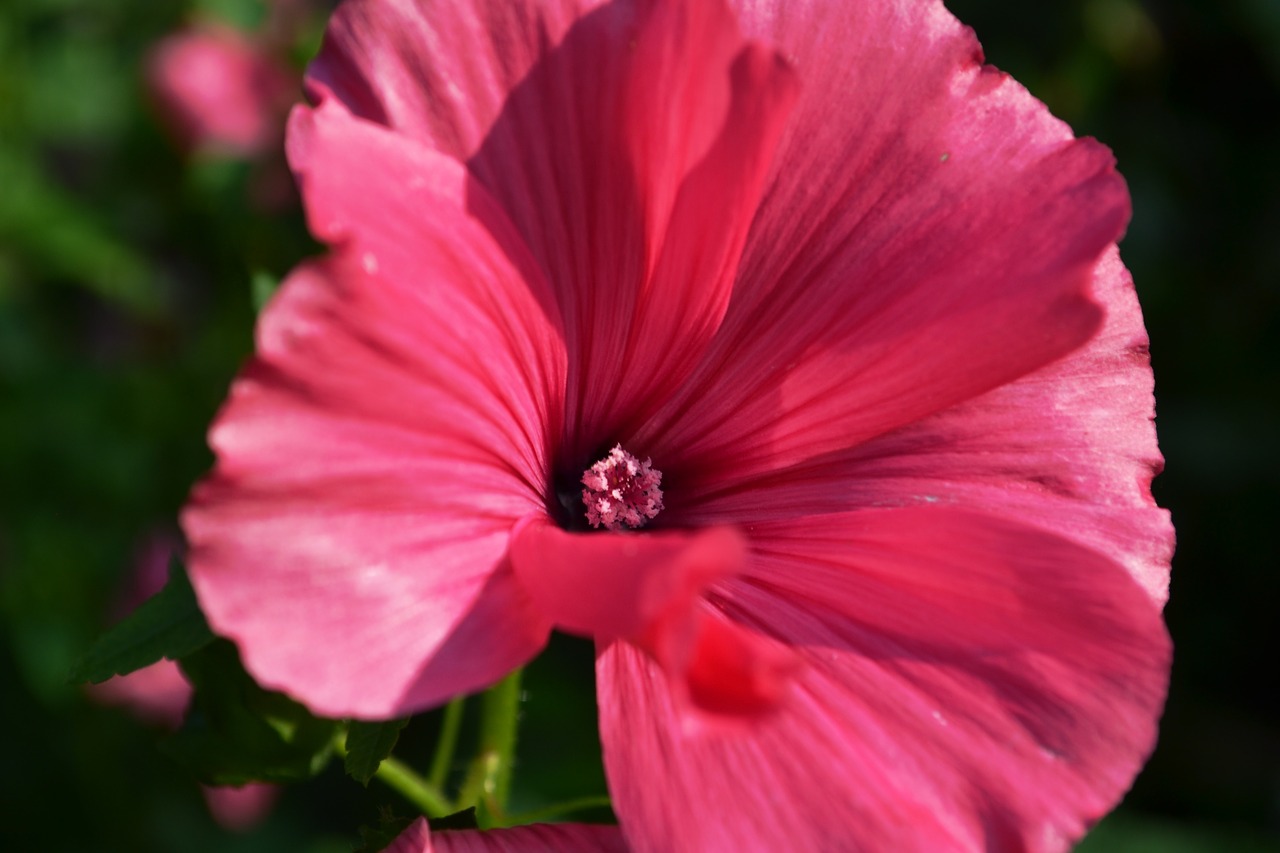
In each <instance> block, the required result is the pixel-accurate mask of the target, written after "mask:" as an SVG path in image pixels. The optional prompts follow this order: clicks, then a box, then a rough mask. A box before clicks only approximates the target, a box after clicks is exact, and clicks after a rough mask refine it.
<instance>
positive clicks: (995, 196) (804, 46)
mask: <svg viewBox="0 0 1280 853" xmlns="http://www.w3.org/2000/svg"><path fill="white" fill-rule="evenodd" d="M740 5H741V18H742V26H743V28H744V30H745V31H746V32H747V33H748V34H750V35H752V36H755V37H757V38H761V39H762V40H765V41H767V42H769V43H772V44H775V45H776V46H777V47H778V49H779V50H780V51H782V52H783V54H784V55H785V56H787V57H788V58H789V59H790V61H791V62H792V63H793V66H794V68H795V71H796V74H797V76H798V77H799V78H800V81H801V94H800V100H799V102H798V104H797V105H796V107H795V109H794V111H793V113H792V117H791V120H790V122H789V123H788V126H787V131H786V134H785V136H784V138H783V140H782V142H781V143H780V145H779V148H778V152H777V154H776V156H775V158H774V170H773V173H772V175H771V179H770V181H769V184H768V187H767V189H766V191H765V195H764V198H763V200H762V202H761V206H760V208H759V210H758V212H757V215H756V217H755V220H754V222H753V224H752V229H751V232H750V234H749V235H748V239H747V245H746V249H745V250H744V254H743V257H742V260H741V263H740V265H739V276H738V280H737V282H736V284H735V286H734V294H733V299H732V300H731V302H730V305H729V308H728V310H727V312H726V315H725V318H724V321H723V323H722V324H721V327H720V329H719V331H718V333H717V336H716V338H715V339H714V341H713V342H712V345H711V347H710V349H709V351H708V353H707V356H706V358H704V360H703V361H702V362H701V363H700V365H699V367H698V369H697V371H696V372H695V374H694V375H693V376H692V377H691V378H690V380H689V381H688V382H687V383H685V385H684V386H682V388H681V389H680V391H679V392H678V393H677V394H676V395H675V396H674V397H673V399H672V400H671V401H670V402H669V403H668V404H667V405H666V406H665V407H664V409H663V410H662V411H661V412H660V413H658V414H657V415H656V416H655V417H653V418H651V419H650V420H649V421H648V422H647V423H646V425H645V427H644V428H643V429H642V430H641V432H640V433H639V435H638V436H637V437H636V438H635V439H634V440H635V442H636V443H637V444H639V445H641V446H643V447H644V452H645V453H647V454H650V455H652V456H653V458H654V459H655V464H660V465H662V466H663V470H668V469H674V468H685V467H686V463H687V462H688V465H689V466H692V468H694V469H700V470H701V472H702V476H704V477H706V478H709V479H718V480H720V481H731V480H733V479H735V478H738V477H744V478H745V477H751V476H753V475H754V474H756V473H759V472H760V471H764V470H776V469H777V468H779V467H785V466H787V465H790V464H794V463H796V462H801V461H804V460H806V459H811V458H814V457H817V456H819V455H821V454H824V453H829V452H833V451H836V450H840V449H844V448H847V447H849V446H852V445H856V444H858V443H860V442H862V441H865V440H867V439H870V438H873V437H875V436H877V435H880V434H883V433H885V432H888V431H891V430H892V429H895V428H897V427H900V426H903V425H905V424H908V423H911V422H913V421H915V420H917V419H919V418H921V417H925V416H927V415H930V414H933V413H935V412H937V411H940V410H942V409H944V408H946V407H948V406H950V405H953V404H955V403H958V402H961V401H963V400H966V399H970V398H972V397H974V396H977V395H978V394H981V393H984V392H986V391H988V390H990V389H992V388H994V387H998V386H999V385H1002V384H1004V383H1006V382H1009V381H1011V380H1014V379H1017V378H1018V377H1020V376H1022V375H1025V374H1026V373H1029V372H1031V371H1033V370H1035V369H1038V368H1040V367H1043V366H1044V365H1046V364H1048V363H1050V362H1052V361H1054V360H1056V359H1058V358H1060V357H1062V356H1064V355H1066V354H1068V353H1069V352H1071V351H1072V350H1074V349H1076V348H1078V347H1079V346H1081V345H1082V344H1084V343H1085V342H1086V341H1088V340H1089V339H1090V337H1091V336H1092V335H1093V334H1094V333H1095V332H1096V331H1097V329H1098V327H1099V325H1100V323H1101V318H1102V314H1103V311H1102V310H1101V309H1100V307H1099V306H1098V305H1097V304H1096V303H1095V302H1094V300H1093V299H1092V298H1091V296H1090V293H1089V283H1090V279H1091V274H1092V270H1093V267H1094V265H1095V263H1096V262H1097V261H1098V259H1099V258H1100V257H1101V256H1102V254H1103V253H1104V252H1105V251H1106V250H1107V249H1108V247H1109V246H1110V245H1111V244H1112V243H1113V242H1114V241H1115V240H1116V239H1117V238H1118V237H1119V236H1120V234H1121V233H1122V231H1123V229H1124V226H1125V224H1126V222H1127V220H1128V216H1129V199H1128V194H1127V192H1126V189H1125V186H1124V182H1123V181H1122V180H1121V179H1120V177H1119V176H1118V175H1117V174H1116V172H1115V170H1114V163H1113V159H1112V157H1111V155H1110V152H1109V151H1107V149H1105V148H1104V147H1103V146H1101V145H1099V144H1098V143H1096V142H1093V141H1092V140H1074V139H1073V138H1072V136H1071V132H1070V129H1069V128H1067V127H1066V125H1064V124H1062V123H1061V122H1060V121H1058V120H1057V119H1054V118H1053V117H1052V116H1051V115H1049V113H1048V111H1047V110H1046V109H1045V107H1044V105H1043V104H1041V103H1039V102H1038V101H1036V100H1035V99H1034V98H1032V97H1031V95H1029V94H1028V93H1027V92H1026V90H1024V89H1023V88H1022V87H1021V86H1019V85H1018V84H1017V83H1015V82H1014V81H1013V80H1011V79H1010V78H1008V77H1007V76H1006V75H1004V74H1001V73H999V72H997V71H995V70H994V69H990V68H985V67H983V66H981V51H980V50H979V48H978V45H977V42H976V41H975V40H974V38H973V35H972V33H971V32H970V31H969V30H968V29H967V28H964V27H962V26H961V25H960V24H959V23H958V22H956V21H955V20H954V18H952V17H951V16H950V15H949V14H948V13H947V12H946V11H945V10H944V9H943V8H942V6H941V4H940V3H934V2H929V1H928V0H924V2H891V0H880V2H860V3H836V2H808V3H800V4H795V5H794V6H793V5H791V4H786V3H781V2H762V3H758V4H753V3H750V2H746V0H744V2H743V3H742V4H740Z"/></svg>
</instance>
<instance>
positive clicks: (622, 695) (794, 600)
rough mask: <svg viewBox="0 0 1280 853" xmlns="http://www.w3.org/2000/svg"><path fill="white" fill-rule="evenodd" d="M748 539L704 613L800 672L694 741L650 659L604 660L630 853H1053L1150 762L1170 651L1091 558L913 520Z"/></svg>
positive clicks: (1129, 587) (976, 522)
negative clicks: (733, 728) (749, 717)
mask: <svg viewBox="0 0 1280 853" xmlns="http://www.w3.org/2000/svg"><path fill="white" fill-rule="evenodd" d="M752 542H753V549H754V553H753V559H752V560H751V561H750V562H749V566H748V569H747V570H746V572H745V574H744V576H743V577H742V578H740V579H738V580H733V581H729V582H726V583H724V584H722V585H720V587H719V590H720V591H721V595H719V596H717V597H716V599H715V601H716V604H717V605H718V606H719V607H720V608H721V609H722V611H723V612H724V613H725V614H726V615H727V616H728V617H729V618H732V619H734V620H736V621H738V622H740V623H741V624H743V625H745V626H747V627H749V628H752V629H754V630H758V631H760V632H761V633H765V634H769V635H771V636H773V637H775V638H776V639H778V640H780V641H781V642H783V643H786V644H788V645H790V646H792V647H793V649H794V650H795V651H796V653H797V654H798V655H799V656H800V657H801V658H802V660H803V664H802V669H801V671H800V672H799V673H798V674H797V675H796V685H795V689H794V690H793V692H792V694H791V702H790V703H789V704H787V705H784V706H783V707H782V708H780V709H779V710H778V711H777V713H776V714H774V715H772V716H770V717H767V718H764V719H762V720H760V721H758V722H757V723H756V724H755V725H754V726H753V727H751V728H750V729H749V730H746V731H740V732H717V731H715V730H706V731H694V732H690V731H688V730H687V729H683V728H682V727H681V726H680V725H679V721H678V717H677V714H676V710H675V705H674V703H673V702H672V699H671V696H670V695H669V692H668V688H667V681H666V679H665V678H663V677H662V676H661V674H660V673H658V672H657V670H656V668H655V667H654V666H653V665H652V664H651V663H650V661H649V659H648V658H647V657H646V656H644V655H642V654H641V653H640V652H639V651H638V650H636V649H634V648H631V647H629V646H628V645H627V644H625V643H615V644H612V645H610V646H609V647H608V648H607V649H606V650H604V652H603V654H602V655H601V656H600V659H599V662H598V676H599V682H600V707H601V734H602V737H603V741H604V747H605V764H606V768H607V770H608V774H609V782H610V790H611V791H612V793H613V797H614V804H615V808H616V810H617V812H618V815H619V817H620V819H621V820H622V824H623V828H624V830H625V831H626V833H627V837H628V840H629V841H630V842H631V844H632V846H633V847H634V848H635V849H637V850H655V851H657V850H747V849H773V850H782V849H787V850H854V849H864V850H901V851H921V853H923V851H944V850H945V851H950V850H964V851H983V850H1009V851H1012V850H1029V851H1047V850H1062V849H1065V848H1066V847H1067V846H1068V845H1069V844H1070V843H1071V841H1073V840H1075V839H1077V838H1078V837H1079V836H1080V835H1082V834H1083V832H1084V831H1085V829H1086V828H1087V827H1088V826H1090V825H1091V824H1092V822H1093V821H1095V820H1097V819H1098V818H1099V817H1101V816H1102V815H1103V814H1104V813H1105V812H1106V811H1107V810H1108V809H1110V808H1111V806H1112V805H1114V803H1115V801H1116V799H1117V798H1118V797H1119V796H1120V795H1121V793H1123V791H1124V790H1125V789H1126V788H1127V786H1128V784H1129V782H1130V780H1131V779H1132V777H1133V774H1134V773H1135V772H1136V770H1137V768H1138V767H1139V766H1140V764H1141V762H1142V761H1143V760H1144V759H1145V758H1146V755H1147V754H1148V752H1149V751H1150V749H1151V746H1152V744H1153V742H1154V739H1155V719H1156V717H1157V716H1158V713H1159V709H1160V706H1161V703H1162V702H1163V699H1164V690H1165V684H1166V679H1167V672H1168V663H1169V653H1170V647H1169V641H1168V637H1167V635H1166V634H1165V631H1164V628H1163V625H1162V623H1161V621H1160V616H1159V611H1158V608H1157V607H1156V605H1155V604H1154V603H1153V602H1152V601H1151V600H1150V598H1149V597H1148V595H1147V594H1146V592H1145V591H1144V590H1143V589H1142V588H1141V587H1140V586H1139V585H1138V584H1137V583H1135V582H1134V580H1133V579H1132V578H1131V577H1130V576H1129V574H1128V573H1127V572H1126V571H1125V570H1124V569H1123V567H1121V566H1120V565H1118V564H1116V563H1114V562H1112V561H1111V560H1108V559H1107V558H1105V557H1103V556H1101V555H1099V554H1097V553H1096V552H1093V551H1090V550H1088V549H1085V548H1082V547H1081V546H1079V545H1076V544H1075V543H1073V542H1070V541H1069V540H1067V539H1063V538H1061V537H1057V536H1053V535H1051V534H1047V533H1044V532H1042V531H1038V530H1036V529H1034V528H1030V527H1025V526H1020V525H1017V524H1014V523H1011V522H1008V521H1005V520H1003V519H998V518H994V517H988V516H982V515H977V514H972V513H966V512H962V511H957V510H951V509H940V508H919V507H913V508H903V509H889V510H865V511H862V512H858V513H848V514H845V515H843V516H836V515H833V516H826V517H818V518H811V519H801V520H791V521H788V522H785V523H773V524H768V523H763V524H759V525H755V526H754V527H753V530H752ZM655 781H656V783H655Z"/></svg>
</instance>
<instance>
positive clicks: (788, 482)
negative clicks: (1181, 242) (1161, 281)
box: [675, 248, 1174, 602]
mask: <svg viewBox="0 0 1280 853" xmlns="http://www.w3.org/2000/svg"><path fill="white" fill-rule="evenodd" d="M1092 293H1093V296H1094V298H1095V299H1097V300H1098V301H1099V302H1100V303H1101V304H1103V305H1106V306H1107V315H1106V320H1105V323H1104V325H1103V328H1102V330H1101V331H1100V332H1099V334H1098V335H1097V337H1095V338H1094V339H1093V340H1091V341H1090V342H1089V343H1088V344H1087V345H1085V346H1084V347H1083V348H1081V349H1079V350H1077V351H1076V352H1074V353H1072V354H1071V355H1069V356H1067V357H1066V358H1064V359H1061V360H1059V361H1056V362H1054V363H1052V364H1050V365H1048V366H1046V367H1043V368H1041V369H1040V370H1037V371H1035V372H1034V373H1031V374H1029V375H1027V376H1025V377H1023V378H1022V379H1019V380H1017V381H1015V382H1011V383H1009V384H1007V385H1004V386H1001V387H999V388H996V389H993V390H991V391H989V392H987V393H986V394H983V395H981V396H978V397H975V398H974V399H972V400H970V401H967V402H965V403H962V404H959V405H956V406H954V407H952V408H950V409H947V410H945V411H942V412H939V413H938V414H936V415H933V416H931V417H928V418H924V419H922V420H920V421H918V422H915V423H912V424H909V425H907V426H904V427H902V428H900V429H897V430H894V431H893V432H890V433H887V434H886V435H883V436H881V437H879V438H876V439H874V440H872V441H869V442H866V443H864V444H862V445H859V446H856V447H852V448H849V449H847V450H842V451H838V452H835V453H830V454H826V455H823V456H819V457H816V458H814V459H812V460H808V461H807V462H805V463H803V464H800V465H795V466H792V467H790V468H785V469H782V470H778V471H774V472H770V473H768V474H765V475H762V476H760V477H758V478H755V479H753V480H749V481H739V482H736V483H730V484H719V483H716V482H714V481H707V482H704V483H701V484H699V488H698V489H696V490H687V491H685V492H684V493H683V494H678V493H677V494H676V495H675V498H676V500H678V501H680V505H679V506H678V507H677V509H676V510H675V511H676V512H680V513H681V519H682V521H684V522H685V523H687V524H694V525H703V524H750V523H752V522H755V521H759V520H770V519H772V520H778V519H781V518H788V517H791V516H792V515H796V514H800V515H818V514H824V513H835V512H844V511H847V510H850V509H856V508H859V507H868V506H880V507H884V506H905V505H920V504H938V505H944V506H956V507H965V508H969V509H974V510H981V511H983V512H986V513H991V514H996V515H1002V516H1004V517H1007V518H1009V519H1011V520H1018V521H1023V522H1027V523H1031V524H1035V525H1037V526H1039V527H1043V528H1045V529H1047V530H1051V531H1053V532H1055V533H1058V534H1060V535H1063V536H1066V537H1068V538H1071V539H1074V540H1076V541H1078V542H1080V543H1082V544H1085V545H1087V546H1089V547H1092V548H1095V549H1097V550H1098V551H1100V552H1101V553H1104V554H1108V555H1110V556H1112V557H1114V558H1116V559H1117V560H1119V561H1120V562H1121V563H1123V564H1124V565H1125V566H1126V568H1128V569H1129V571H1130V573H1131V574H1132V575H1133V576H1134V577H1135V578H1137V579H1138V581H1139V582H1140V583H1141V584H1142V585H1143V586H1144V587H1145V588H1146V589H1147V590H1148V592H1149V593H1150V594H1151V596H1152V598H1153V599H1154V600H1156V601H1158V602H1163V601H1164V600H1165V599H1166V597H1167V595H1168V586H1169V561H1170V558H1171V556H1172V550H1173V539H1174V537H1173V528H1172V525H1171V524H1170V521H1169V512H1168V510H1164V509H1161V508H1160V507H1157V506H1156V504H1155V501H1154V500H1153V499H1152V497H1151V479H1152V477H1153V476H1154V475H1155V474H1157V473H1158V472H1159V471H1160V469H1161V468H1162V467H1163V464H1164V460H1163V458H1162V457H1161V455H1160V452H1159V449H1158V448H1157V445H1156V435H1155V426H1154V423H1153V421H1152V417H1153V414H1154V411H1153V404H1154V399H1153V397H1152V375H1151V367H1150V360H1149V358H1148V355H1147V345H1148V341H1147V333H1146V330H1145V329H1144V328H1143V324H1142V312H1141V310H1140V309H1139V307H1138V300H1137V297H1136V296H1135V294H1134V291H1133V282H1132V280H1131V278H1130V276H1129V272H1128V270H1126V269H1125V268H1124V265H1123V264H1122V263H1121V262H1120V258H1119V253H1118V252H1117V251H1116V250H1115V249H1114V248H1113V249H1111V250H1109V251H1108V252H1107V253H1106V255H1105V256H1104V257H1103V259H1102V260H1101V261H1099V263H1098V264H1097V266H1096V267H1095V269H1094V277H1093V290H1092Z"/></svg>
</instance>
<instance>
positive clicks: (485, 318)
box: [183, 102, 564, 717]
mask: <svg viewBox="0 0 1280 853" xmlns="http://www.w3.org/2000/svg"><path fill="white" fill-rule="evenodd" d="M289 153H290V156H291V159H292V164H293V166H294V169H295V171H296V172H297V173H298V175H299V183H300V186H301V189H302V193H303V197H304V200H305V202H306V207H307V211H308V215H309V218H310V224H311V227H312V230H313V232H314V233H315V234H316V235H317V236H319V237H321V238H322V239H324V240H326V241H328V242H329V243H330V245H331V246H332V247H333V252H332V254H331V255H330V256H329V257H327V258H325V259H323V260H319V261H315V262H311V263H308V264H304V265H303V266H301V267H299V268H298V269H297V270H295V271H294V273H293V274H291V275H290V276H289V278H288V279H287V280H286V281H285V282H284V284H283V285H282V286H281V289H280V292H279V293H278V294H277V296H276V297H275V298H274V299H273V300H272V301H271V303H270V304H269V305H268V306H267V308H266V309H265V310H264V312H263V315H262V317H261V318H260V322H259V327H258V336H257V347H256V355H255V357H254V358H253V360H252V361H251V362H250V363H249V365H248V366H247V367H246V368H245V369H244V371H243V372H242V374H241V376H240V377H239V378H238V379H237V380H236V382H235V383H234V385H233V387H232V389H231V394H230V398H229V400H228V402H227V403H226V405H225V407H224V409H223V411H222V412H221V413H220V415H219V416H218V419H217V421H216V423H215V425H214V427H213V429H212V431H211V434H210V443H211V444H212V446H213V448H214V451H215V453H216V455H217V465H216V467H215V469H214V471H213V473H212V474H211V475H210V476H209V478H208V479H206V480H205V481H204V482H203V483H202V484H201V485H200V486H198V487H197V489H196V490H195V492H194V494H193V497H192V502H191V503H190V505H189V506H188V508H187V510H186V512H185V513H184V516H183V526H184V529H185V531H186V534H187V536H188V539H189V540H190V545H191V550H190V560H189V562H190V571H191V576H192V582H193V584H194V585H195V588H196V591H197V594H198V595H199V598H200V604H201V607H202V609H203V610H204V612H205V613H206V615H207V616H208V618H209V621H210V624H211V625H212V627H213V628H214V630H215V631H217V632H219V633H221V634H224V635H226V636H228V637H230V638H231V639H233V640H235V641H236V642H237V644H238V645H239V646H240V649H241V652H242V655H243V657H244V661H245V664H246V666H247V667H248V669H249V670H250V672H251V673H253V675H254V676H255V677H256V678H257V679H258V680H259V681H260V682H262V683H263V684H264V685H266V686H268V687H272V688H276V689H281V690H284V691H285V692H288V693H290V694H291V695H293V696H295V697H297V698H299V699H301V700H302V701H304V702H305V703H306V704H307V705H308V706H309V707H311V708H312V709H313V710H315V711H317V712H318V713H321V714H326V715H330V716H355V717H390V716H397V715H400V714H403V713H406V712H409V711H414V710H418V709H421V708H423V707H426V706H429V705H433V704H438V703H440V702H442V701H445V700H447V699H448V698H449V697H450V696H452V695H454V694H456V693H461V692H466V691H471V690H475V689H477V688H480V687H482V686H484V685H486V684H488V683H490V682H492V681H495V680H497V679H498V678H500V677H502V676H503V675H504V674H505V673H506V672H507V671H509V670H510V669H511V668H512V667H514V666H517V665H519V664H521V663H523V662H524V661H526V660H528V659H529V658H530V657H532V655H533V654H535V653H536V652H537V651H538V649H539V648H540V647H541V645H542V644H543V642H545V638H546V634H547V631H548V629H549V625H548V624H547V623H546V622H545V620H543V619H542V618H541V617H540V616H539V615H538V614H537V613H536V611H535V610H534V609H533V608H532V607H531V606H530V604H529V602H528V600H527V598H526V596H525V595H524V593H523V591H522V590H521V589H520V587H519V586H518V585H517V584H516V583H515V582H514V580H513V579H512V577H511V573H510V569H509V567H508V566H507V564H506V562H505V555H506V550H507V540H508V538H509V534H510V530H511V528H512V526H513V525H514V523H515V522H516V521H517V520H518V519H520V518H522V517H524V516H525V515H527V514H529V513H530V512H532V511H535V510H538V509H541V507H542V506H543V496H544V495H545V493H546V482H545V479H546V474H545V472H546V471H547V470H548V467H549V466H548V462H547V458H548V441H549V440H550V437H549V434H550V433H554V431H555V424H556V423H557V421H556V412H557V410H558V408H559V405H560V389H561V388H562V387H563V386H562V383H563V375H564V351H563V346H562V340H561V336H560V332H559V329H558V321H557V320H556V318H555V316H554V314H551V313H548V312H549V311H553V310H554V306H553V305H551V303H550V302H549V301H544V300H539V299H538V293H539V292H540V290H541V291H542V292H543V293H545V285H543V284H541V283H540V282H539V280H538V279H537V278H536V275H537V274H536V270H535V269H534V268H533V266H532V264H531V263H530V262H529V260H528V258H527V253H526V252H524V250H523V249H522V247H521V246H520V243H519V239H518V236H516V235H515V234H514V232H513V231H512V230H511V228H510V224H509V223H508V222H507V221H506V220H505V218H504V217H503V216H502V214H501V211H500V210H499V209H498V208H497V206H496V205H495V204H494V203H493V202H492V200H490V199H488V197H487V195H486V194H485V193H484V191H483V189H481V188H479V187H478V186H476V185H475V182H474V180H472V179H470V178H469V177H468V176H467V174H466V172H465V170H464V168H463V167H462V166H461V164H459V163H457V162H455V161H451V160H449V159H448V158H446V157H444V156H442V155H440V154H438V153H435V152H431V151H429V150H427V149H425V148H422V147H421V146H420V145H419V144H417V143H415V142H413V141H412V140H408V139H405V138H403V137H398V136H395V135H394V134H391V133H390V132H388V131H387V130H386V129H385V128H380V127H378V126H376V125H373V124H370V123H367V122H364V121H361V120H359V119H355V118H353V117H351V116H350V115H349V114H348V113H347V112H346V111H345V110H344V109H342V108H341V106H340V105H337V104H336V103H333V102H330V103H327V104H325V105H323V106H321V107H320V108H318V109H316V110H309V109H305V108H300V109H299V110H298V111H297V112H295V114H294V116H293V119H292V122H291V127H290V152H289ZM459 638H462V639H465V640H467V641H466V642H459V641H458V640H459ZM481 638H482V641H478V640H480V639H481Z"/></svg>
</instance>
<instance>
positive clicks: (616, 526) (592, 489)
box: [582, 444, 662, 530]
mask: <svg viewBox="0 0 1280 853" xmlns="http://www.w3.org/2000/svg"><path fill="white" fill-rule="evenodd" d="M661 483H662V472H661V471H658V470H655V469H654V467H653V464H652V462H651V460H649V459H646V460H644V461H643V462H641V461H640V460H639V459H637V458H636V457H634V456H632V455H631V454H630V453H628V452H626V451H625V450H623V449H622V445H620V444H618V445H614V448H613V450H610V451H609V455H608V456H606V457H605V458H603V459H601V460H600V461H599V462H597V463H596V464H594V465H592V466H591V467H590V468H588V469H587V470H586V472H585V473H584V474H583V475H582V485H583V486H584V487H585V488H583V490H582V503H583V505H584V506H586V508H587V521H588V522H590V523H591V526H592V527H603V528H605V529H606V530H623V529H627V528H630V529H632V530H634V529H636V528H639V527H643V526H644V525H645V524H647V523H648V522H649V520H650V519H652V518H654V517H655V516H656V515H657V514H658V513H660V512H662V489H661V488H659V486H660V485H661Z"/></svg>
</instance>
